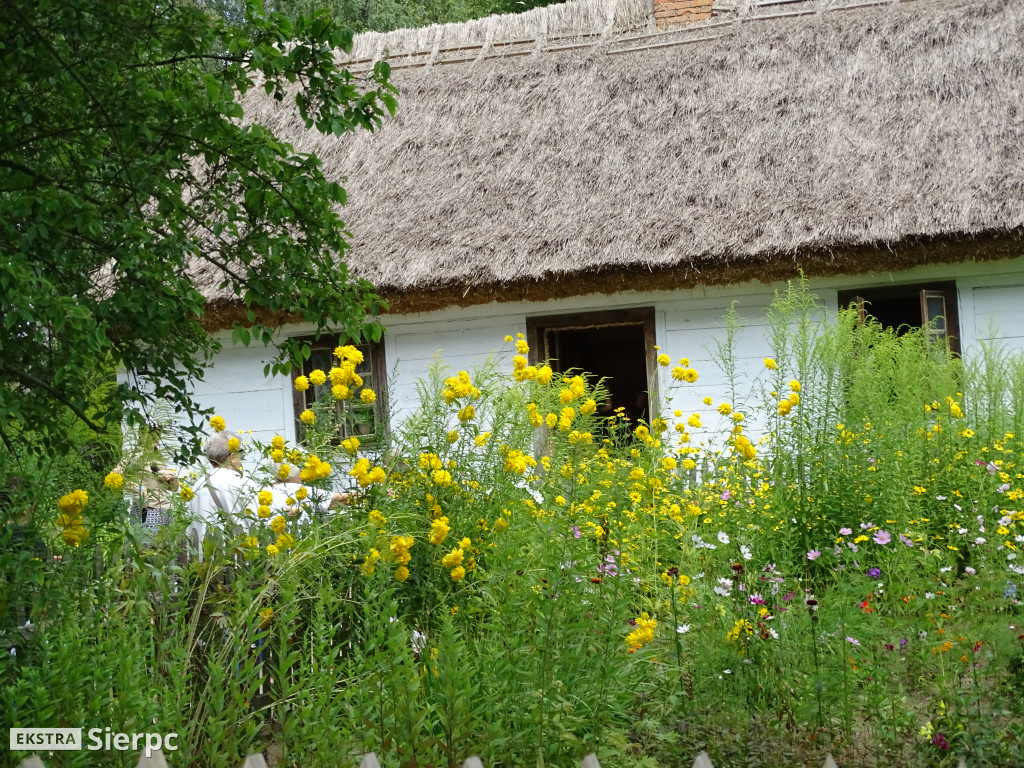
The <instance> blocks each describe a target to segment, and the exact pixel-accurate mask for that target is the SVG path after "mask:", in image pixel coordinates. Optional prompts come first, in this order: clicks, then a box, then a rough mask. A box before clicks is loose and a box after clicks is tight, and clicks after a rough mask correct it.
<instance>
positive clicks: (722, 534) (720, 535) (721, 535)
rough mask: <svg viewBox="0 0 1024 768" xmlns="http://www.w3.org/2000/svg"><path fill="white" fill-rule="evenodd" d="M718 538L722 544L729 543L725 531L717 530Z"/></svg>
mask: <svg viewBox="0 0 1024 768" xmlns="http://www.w3.org/2000/svg"><path fill="white" fill-rule="evenodd" d="M718 540H719V541H720V542H722V543H723V544H728V543H729V534H727V533H726V532H725V531H719V532H718Z"/></svg>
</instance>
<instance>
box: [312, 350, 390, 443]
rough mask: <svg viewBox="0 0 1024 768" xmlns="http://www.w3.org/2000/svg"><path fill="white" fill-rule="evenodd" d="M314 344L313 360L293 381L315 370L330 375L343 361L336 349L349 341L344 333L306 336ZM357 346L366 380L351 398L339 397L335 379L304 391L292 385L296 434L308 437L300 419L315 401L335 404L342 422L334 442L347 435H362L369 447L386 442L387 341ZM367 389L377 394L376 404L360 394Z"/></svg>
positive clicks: (363, 441)
mask: <svg viewBox="0 0 1024 768" xmlns="http://www.w3.org/2000/svg"><path fill="white" fill-rule="evenodd" d="M306 341H308V342H309V344H310V355H309V359H307V360H306V362H305V363H304V364H303V366H302V370H301V371H298V370H296V371H295V372H294V374H293V376H292V380H293V382H294V379H295V378H296V377H297V376H299V375H300V374H301V375H303V376H306V377H308V376H309V374H310V373H311V372H312V371H315V370H317V369H319V370H321V371H323V372H324V373H325V374H328V373H329V372H330V370H331V368H333V367H335V366H337V365H339V360H338V358H337V357H335V355H334V350H335V349H336V348H337V347H339V346H342V345H343V344H346V343H348V342H346V341H345V340H344V339H342V338H341V337H340V336H336V335H335V336H321V337H320V338H319V339H316V340H313V339H306ZM353 346H355V348H356V349H358V350H359V351H360V352H362V353H363V361H362V362H361V363H359V364H358V365H357V366H356V368H355V370H356V373H357V374H358V375H359V377H360V378H361V379H362V380H363V382H362V386H361V387H360V388H359V389H357V390H356V391H355V392H354V393H353V394H354V397H352V398H350V399H348V400H335V399H334V398H333V396H332V394H331V386H332V385H331V381H330V379H328V380H327V382H326V383H324V384H321V385H319V386H317V385H314V384H311V385H310V387H309V389H307V390H305V391H304V392H299V391H298V390H296V389H294V387H293V388H292V393H293V398H292V403H293V406H294V409H295V436H296V439H297V440H298V441H299V442H301V441H303V440H304V439H305V437H306V425H305V424H304V423H303V422H302V420H301V419H300V418H299V415H300V414H301V413H302V412H303V411H305V410H306V409H307V408H311V407H312V406H313V404H314V403H318V402H328V403H333V405H334V409H335V415H336V417H337V422H338V434H337V435H336V436H334V437H333V438H332V442H334V443H338V442H340V441H341V440H343V439H345V438H347V437H353V436H354V437H358V438H359V441H360V442H361V443H364V444H366V445H369V446H374V445H378V444H380V443H382V442H383V440H384V436H385V432H386V429H387V423H386V421H387V407H386V402H387V397H386V394H387V393H386V391H385V389H386V387H385V385H386V384H387V377H386V375H385V358H384V343H383V342H378V343H375V344H355V345H353ZM363 389H370V390H373V392H374V394H375V395H376V396H377V397H376V400H375V401H374V402H373V403H364V402H363V401H362V400H361V399H360V397H359V395H360V393H361V392H362V390H363Z"/></svg>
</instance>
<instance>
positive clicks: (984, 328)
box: [195, 258, 1024, 440]
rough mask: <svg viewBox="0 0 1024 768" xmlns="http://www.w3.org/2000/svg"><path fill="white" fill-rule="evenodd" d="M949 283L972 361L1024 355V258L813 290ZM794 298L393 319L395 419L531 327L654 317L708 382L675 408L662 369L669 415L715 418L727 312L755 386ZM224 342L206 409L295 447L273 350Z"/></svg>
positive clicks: (454, 312) (535, 305)
mask: <svg viewBox="0 0 1024 768" xmlns="http://www.w3.org/2000/svg"><path fill="white" fill-rule="evenodd" d="M939 280H955V281H956V283H957V291H958V305H959V310H960V338H961V347H962V349H963V352H964V354H965V356H970V355H971V354H972V351H974V350H976V349H977V345H978V343H979V342H980V341H985V340H998V341H1000V342H1001V343H1003V344H1004V345H1005V346H1006V347H1007V349H1009V350H1011V351H1024V258H1021V259H1015V260H1011V261H1000V262H984V263H978V264H956V265H938V266H928V267H920V268H916V269H913V270H909V271H904V272H899V273H881V272H876V273H871V274H866V275H858V276H856V277H836V278H828V279H815V280H811V281H810V287H811V290H812V291H813V292H814V293H815V294H816V295H817V296H818V297H819V298H820V299H821V301H822V302H823V304H824V305H825V307H826V308H827V309H828V310H829V311H833V310H835V308H836V305H837V292H838V291H839V290H843V289H847V288H868V287H875V286H883V285H889V284H901V283H914V282H928V281H939ZM783 287H784V285H782V284H773V285H766V284H763V283H757V282H750V283H743V284H739V285H732V286H726V287H706V288H705V287H699V288H695V289H691V290H679V291H656V292H642V293H641V292H625V293H619V294H615V295H613V296H607V295H603V294H594V295H588V296H577V297H573V298H568V299H559V300H552V301H543V302H515V303H507V304H487V305H480V306H472V307H465V308H460V307H453V308H449V309H445V310H439V311H434V312H426V313H418V314H410V315H393V316H388V317H386V318H385V325H386V326H387V329H388V333H387V335H386V337H385V350H386V360H387V369H388V371H387V373H388V378H389V397H390V399H391V402H392V410H393V412H394V413H395V416H396V418H398V419H401V418H402V416H404V415H407V414H408V413H410V412H411V410H412V409H414V408H415V407H416V390H415V382H416V380H417V379H418V378H421V377H423V376H424V375H425V374H426V372H427V369H428V367H429V366H430V365H431V364H432V363H433V362H434V360H435V359H436V358H440V359H441V360H442V361H443V362H444V363H446V364H447V365H449V366H451V367H452V368H453V370H459V369H471V368H473V367H474V366H476V365H479V364H480V363H482V362H483V361H484V360H485V359H486V358H487V356H488V355H489V354H495V355H496V356H497V359H498V361H499V363H500V364H502V365H505V366H506V367H507V368H508V369H511V364H512V363H511V357H512V355H513V352H512V351H511V349H510V346H509V345H507V344H505V343H504V341H503V339H504V336H505V335H506V334H512V335H515V334H516V333H519V332H525V330H526V318H527V317H533V316H538V315H545V314H563V313H567V312H580V311H589V310H613V309H619V308H628V307H645V306H653V307H654V310H655V335H656V338H657V343H658V345H659V346H660V347H661V351H663V352H665V353H667V354H668V355H670V356H671V357H672V359H673V360H677V359H678V358H680V357H684V356H685V357H689V358H690V361H691V364H692V365H693V367H695V368H696V369H697V370H698V371H699V372H700V374H701V376H700V380H699V381H698V382H697V384H696V385H693V386H685V387H677V388H675V390H674V392H675V396H674V398H673V399H672V400H671V401H669V402H666V401H665V397H664V394H665V393H667V392H668V391H669V389H670V387H671V381H670V380H669V378H668V370H667V369H661V374H662V381H661V382H660V384H659V389H660V391H661V392H662V394H663V398H662V402H663V404H664V405H666V406H667V407H668V408H669V409H676V408H678V409H680V410H682V411H684V413H690V412H694V411H698V412H700V411H702V410H706V408H705V407H704V406H703V405H702V404H701V399H702V398H703V397H704V396H705V395H710V396H712V397H713V398H714V399H715V401H716V402H718V401H719V400H721V399H722V398H723V397H724V396H725V392H724V389H723V378H722V376H721V375H720V374H719V372H718V371H717V369H716V368H715V365H714V340H715V338H716V337H717V338H721V335H722V333H723V328H724V320H723V317H724V315H725V312H726V311H727V310H728V308H729V306H730V305H731V304H733V303H734V302H736V309H737V312H738V313H739V314H740V316H741V317H742V318H743V323H744V327H743V328H742V330H741V331H740V332H739V333H738V335H737V338H736V353H737V356H738V358H739V361H740V363H741V368H742V370H744V371H745V372H746V374H747V376H748V377H753V376H756V375H757V374H758V373H759V372H760V371H761V370H762V360H763V358H764V356H765V355H766V354H767V344H766V341H765V331H766V328H765V316H764V311H765V308H766V307H767V306H768V304H769V303H770V301H771V299H772V297H773V295H774V292H775V290H776V289H777V288H783ZM308 330H309V329H308V328H305V327H295V328H294V329H289V332H290V333H292V332H293V333H294V334H295V335H302V334H304V333H307V332H308ZM223 341H224V350H223V351H222V352H221V353H220V354H218V355H217V357H216V359H215V361H214V365H213V367H212V368H211V369H210V370H209V372H208V373H207V376H206V379H205V381H204V382H200V383H199V384H197V386H196V388H195V394H196V397H197V399H198V400H199V402H200V403H202V404H203V405H204V406H210V407H212V408H214V410H215V411H216V412H217V413H219V414H220V415H221V416H223V417H224V418H225V420H226V421H227V422H228V425H229V427H230V428H232V429H235V430H252V432H253V436H254V437H258V438H260V439H263V440H267V439H269V438H270V437H271V436H273V435H274V434H281V435H284V436H285V437H286V438H288V439H292V438H294V432H295V430H294V423H293V419H294V414H293V410H292V395H291V386H290V381H289V380H288V379H287V378H286V377H281V376H277V377H271V378H264V376H263V373H262V371H263V366H264V364H265V363H266V362H267V361H268V360H269V359H270V358H271V353H270V351H268V350H266V349H263V348H256V347H250V348H244V347H239V346H236V345H232V344H231V341H230V336H229V335H225V336H224V338H223Z"/></svg>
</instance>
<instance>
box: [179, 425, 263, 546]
mask: <svg viewBox="0 0 1024 768" xmlns="http://www.w3.org/2000/svg"><path fill="white" fill-rule="evenodd" d="M241 443H242V441H241V438H240V437H239V436H238V435H236V434H235V433H234V432H219V433H217V434H216V435H214V436H213V437H212V438H210V440H209V441H207V443H206V447H205V448H204V449H203V451H204V453H205V454H206V458H207V459H209V461H210V467H211V469H210V471H209V472H207V473H206V476H205V477H204V478H202V479H201V480H200V481H199V482H198V483H197V484H196V487H195V488H193V489H192V490H193V491H194V494H195V495H194V496H193V497H192V499H191V500H190V501H189V503H188V510H189V513H190V514H191V516H192V523H191V524H190V525H189V527H188V529H187V531H186V535H187V534H190V533H192V532H193V531H194V532H195V533H196V535H197V536H198V538H199V540H200V541H202V539H203V538H205V536H206V531H207V528H208V527H209V526H211V525H214V526H221V525H224V524H228V525H229V526H231V527H232V528H246V527H248V525H249V521H247V520H246V516H245V514H244V510H245V508H246V507H247V506H252V505H253V502H254V500H255V497H256V494H257V492H258V491H259V487H258V486H257V485H256V483H254V482H253V481H252V480H251V479H250V478H248V477H246V476H245V475H243V474H242V449H241Z"/></svg>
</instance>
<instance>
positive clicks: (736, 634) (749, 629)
mask: <svg viewBox="0 0 1024 768" xmlns="http://www.w3.org/2000/svg"><path fill="white" fill-rule="evenodd" d="M752 634H754V627H753V626H752V625H751V623H750V622H749V621H747V620H746V619H738V620H737V621H736V623H735V624H733V625H732V629H730V630H729V631H728V632H727V633H726V635H725V639H726V640H728V641H730V642H732V641H735V640H739V639H740V636H741V635H744V636H746V637H750V636H751V635H752Z"/></svg>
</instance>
